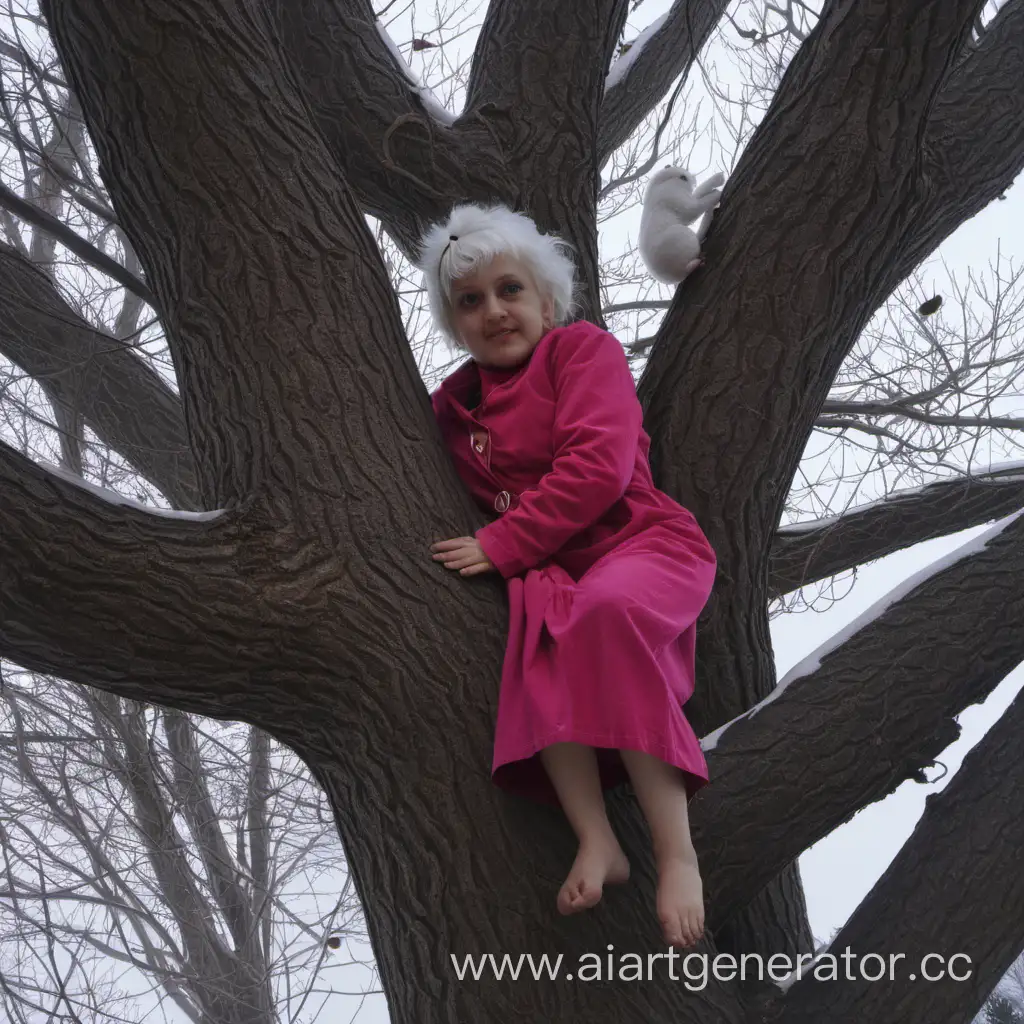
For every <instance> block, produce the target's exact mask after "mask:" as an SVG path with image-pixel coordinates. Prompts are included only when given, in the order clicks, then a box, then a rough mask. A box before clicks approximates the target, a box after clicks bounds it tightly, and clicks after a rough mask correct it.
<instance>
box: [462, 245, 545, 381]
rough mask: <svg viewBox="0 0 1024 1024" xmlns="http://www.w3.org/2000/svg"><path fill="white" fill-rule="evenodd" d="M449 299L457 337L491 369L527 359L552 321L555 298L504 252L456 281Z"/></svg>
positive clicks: (472, 354) (507, 366)
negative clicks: (542, 291) (544, 293)
mask: <svg viewBox="0 0 1024 1024" xmlns="http://www.w3.org/2000/svg"><path fill="white" fill-rule="evenodd" d="M451 301H452V319H453V321H454V323H455V328H456V330H457V331H458V334H459V338H460V339H461V340H462V343H463V344H464V345H465V346H466V348H468V349H469V354H470V355H471V356H472V357H473V358H474V359H475V360H476V361H477V362H478V363H479V364H480V365H481V366H484V367H486V368H487V369H490V370H511V369H514V368H515V367H517V366H520V365H521V364H523V363H525V362H526V360H527V359H529V357H530V354H531V353H532V352H533V350H534V349H535V348H536V347H537V342H538V341H540V339H541V338H543V337H544V335H545V334H547V332H548V331H549V330H550V329H551V326H552V325H553V323H554V303H553V302H552V301H551V299H550V298H549V297H547V296H545V295H542V294H541V292H540V290H539V288H538V287H537V283H536V282H535V281H534V279H533V275H532V274H531V273H530V271H529V269H528V268H527V267H526V266H525V265H524V264H522V263H520V262H519V261H518V260H516V259H514V258H513V257H511V256H507V255H505V254H504V253H503V254H501V255H499V256H496V257H495V258H494V259H493V260H491V262H490V263H488V264H485V265H484V266H481V267H477V268H476V270H475V271H473V272H472V273H470V274H467V275H466V276H465V277H462V278H459V279H458V280H457V281H453V282H452V298H451Z"/></svg>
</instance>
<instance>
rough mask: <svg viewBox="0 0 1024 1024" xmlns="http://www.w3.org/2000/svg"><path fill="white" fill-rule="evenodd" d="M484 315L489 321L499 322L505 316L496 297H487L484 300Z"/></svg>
mask: <svg viewBox="0 0 1024 1024" xmlns="http://www.w3.org/2000/svg"><path fill="white" fill-rule="evenodd" d="M484 313H485V314H486V316H487V318H488V319H489V320H500V319H502V318H503V317H504V316H505V307H504V305H502V302H501V299H500V298H499V297H498V296H497V295H488V296H487V297H486V298H485V299H484Z"/></svg>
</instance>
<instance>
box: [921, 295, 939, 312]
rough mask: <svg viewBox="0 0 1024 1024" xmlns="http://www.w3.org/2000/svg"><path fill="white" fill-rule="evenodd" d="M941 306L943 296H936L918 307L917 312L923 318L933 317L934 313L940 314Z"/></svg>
mask: <svg viewBox="0 0 1024 1024" xmlns="http://www.w3.org/2000/svg"><path fill="white" fill-rule="evenodd" d="M941 305H942V296H941V295H936V296H935V297H934V298H932V299H929V300H928V301H927V302H922V303H921V305H920V306H918V307H917V311H918V313H920V314H921V316H931V315H932V313H937V312H938V310H939V306H941Z"/></svg>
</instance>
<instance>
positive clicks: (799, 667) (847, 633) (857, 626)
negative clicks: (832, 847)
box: [700, 509, 1024, 754]
mask: <svg viewBox="0 0 1024 1024" xmlns="http://www.w3.org/2000/svg"><path fill="white" fill-rule="evenodd" d="M1021 516H1024V509H1020V510H1018V511H1017V512H1011V513H1010V515H1008V516H1004V517H1003V518H1002V519H999V520H997V521H996V522H995V523H993V524H992V525H991V526H990V527H989V528H988V529H987V530H985V531H984V532H983V533H980V534H978V536H977V537H974V538H972V539H971V540H969V541H967V542H966V543H965V544H961V545H960V547H958V548H955V549H954V550H953V551H950V552H949V553H947V554H945V555H942V556H941V557H940V558H936V559H935V560H934V561H932V562H930V563H929V564H928V565H926V566H925V567H924V568H923V569H921V570H919V571H918V572H915V573H912V574H911V575H910V576H908V577H907V578H906V579H905V580H903V581H902V582H901V583H898V584H897V585H896V586H895V587H893V588H892V590H890V591H889V592H888V593H887V594H885V595H884V596H882V597H881V598H879V600H877V601H876V602H875V603H874V604H873V605H871V607H869V608H868V609H866V610H865V611H864V612H863V613H862V614H861V615H859V616H857V618H855V619H854V620H853V621H852V622H850V623H849V624H847V625H846V626H844V627H843V628H842V629H840V630H838V631H837V632H836V633H834V634H833V635H832V636H830V637H829V638H828V639H827V640H826V641H825V642H824V643H823V644H821V646H820V647H818V648H817V649H816V650H814V651H813V652H812V653H811V654H809V655H808V656H807V657H806V658H804V659H803V661H801V662H798V663H797V664H796V665H794V666H793V668H791V669H790V670H789V672H787V673H786V675H785V676H784V677H783V678H782V679H781V680H780V681H779V683H778V684H777V685H776V687H775V689H774V690H772V692H771V693H770V694H768V696H767V697H765V698H764V700H762V701H759V702H758V703H757V704H755V705H754V706H753V707H752V708H750V709H749V710H748V711H744V712H743V714H741V715H737V716H736V717H735V718H731V719H730V720H729V721H728V722H726V723H725V724H724V725H720V726H719V727H718V728H717V729H715V730H714V731H713V732H710V733H708V734H707V736H705V737H704V738H703V739H702V740H701V741H700V747H701V750H702V751H704V753H705V754H707V753H709V752H710V751H712V750H714V749H715V747H716V746H717V745H718V741H719V740H720V739H721V738H722V734H723V733H724V732H725V731H726V729H728V728H729V727H730V726H732V725H735V724H736V723H737V722H739V721H743V720H744V719H747V718H753V717H754V715H756V714H757V713H758V712H759V711H761V710H763V709H764V708H766V707H767V706H768V705H769V704H771V703H772V702H773V701H776V700H778V699H779V697H780V696H781V695H782V693H783V691H784V690H785V689H786V687H787V686H789V685H790V684H791V683H792V682H794V680H797V679H802V678H803V677H804V676H809V675H811V674H812V673H814V672H817V671H818V669H819V668H821V663H822V661H823V660H824V658H825V656H826V655H827V654H830V653H831V652H832V651H834V650H836V649H837V648H839V647H841V646H842V645H843V644H844V643H846V641H847V640H849V639H850V637H852V636H853V635H854V634H855V633H858V632H860V630H862V629H864V628H865V627H866V626H868V625H869V624H870V623H871V622H872V621H874V620H875V619H877V618H878V617H879V616H881V615H883V614H884V613H885V610H886V609H887V608H888V607H889V606H890V605H891V604H894V603H895V602H896V601H899V600H900V599H901V598H903V597H905V596H906V595H907V594H909V593H910V591H912V590H914V589H915V588H917V587H918V586H920V585H921V584H922V583H924V581H925V580H927V579H929V578H930V577H932V576H935V575H937V574H938V573H940V572H942V571H944V570H945V569H948V568H949V567H950V566H951V565H955V564H956V563H957V562H960V561H963V559H965V558H968V557H970V556H971V555H974V554H977V553H978V552H979V551H983V550H984V549H985V548H986V547H987V546H988V545H989V543H990V542H991V541H993V540H994V539H995V538H996V537H998V536H999V535H1000V534H1001V533H1002V532H1003V531H1004V530H1005V529H1006V528H1007V527H1008V526H1009V525H1010V524H1011V523H1012V522H1014V521H1015V520H1017V519H1019V518H1020V517H1021Z"/></svg>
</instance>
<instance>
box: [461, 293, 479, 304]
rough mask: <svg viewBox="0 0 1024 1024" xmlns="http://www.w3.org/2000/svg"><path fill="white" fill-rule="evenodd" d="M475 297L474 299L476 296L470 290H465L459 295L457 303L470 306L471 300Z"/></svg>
mask: <svg viewBox="0 0 1024 1024" xmlns="http://www.w3.org/2000/svg"><path fill="white" fill-rule="evenodd" d="M475 299H476V296H475V295H474V294H473V293H472V292H466V293H465V294H464V295H463V296H461V297H460V299H459V305H460V306H471V305H472V304H473V300H475Z"/></svg>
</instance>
